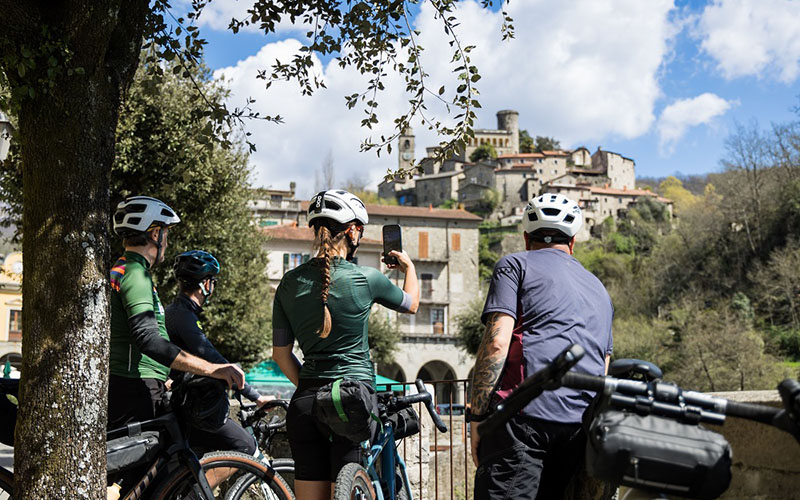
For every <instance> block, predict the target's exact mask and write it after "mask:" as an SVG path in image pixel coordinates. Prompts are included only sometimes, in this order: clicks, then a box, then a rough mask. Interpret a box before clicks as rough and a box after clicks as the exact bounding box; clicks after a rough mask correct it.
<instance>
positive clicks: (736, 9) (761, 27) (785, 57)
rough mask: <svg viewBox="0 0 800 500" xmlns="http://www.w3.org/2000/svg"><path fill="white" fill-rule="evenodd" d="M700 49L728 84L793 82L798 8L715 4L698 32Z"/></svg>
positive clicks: (781, 2) (735, 1)
mask: <svg viewBox="0 0 800 500" xmlns="http://www.w3.org/2000/svg"><path fill="white" fill-rule="evenodd" d="M697 29H698V36H699V37H700V38H701V39H702V44H701V47H702V49H703V50H704V51H705V52H706V53H707V54H709V55H710V56H711V57H712V58H714V60H715V61H716V63H717V69H718V70H719V71H720V72H722V74H723V76H724V77H725V78H727V79H733V78H737V77H742V76H756V77H758V78H764V77H769V78H775V79H777V80H779V81H781V82H784V83H792V82H794V81H795V80H796V79H797V77H798V75H800V65H799V64H798V62H799V61H800V2H797V1H794V0H714V2H713V3H712V4H711V5H709V6H707V7H706V8H705V9H704V10H703V13H702V15H701V16H700V20H699V23H698V26H697Z"/></svg>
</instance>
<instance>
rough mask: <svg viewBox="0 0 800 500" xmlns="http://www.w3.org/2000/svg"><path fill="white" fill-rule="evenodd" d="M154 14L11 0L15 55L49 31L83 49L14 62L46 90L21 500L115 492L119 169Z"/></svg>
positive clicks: (27, 194) (126, 1) (27, 226)
mask: <svg viewBox="0 0 800 500" xmlns="http://www.w3.org/2000/svg"><path fill="white" fill-rule="evenodd" d="M11 4H13V6H11ZM6 7H9V9H8V10H6ZM147 9H148V2H147V1H146V0H116V1H61V2H36V1H26V2H22V1H7V0H0V11H2V12H11V13H12V14H14V15H15V18H13V19H9V18H8V17H7V16H5V14H4V16H2V17H6V21H5V22H4V21H0V32H2V31H3V29H4V28H5V26H4V25H5V24H9V25H11V24H15V27H14V28H13V31H6V32H5V33H6V34H5V35H0V36H2V37H3V40H2V41H3V47H4V49H5V50H9V49H11V50H16V51H19V53H20V54H22V53H23V50H24V48H25V47H28V50H30V48H31V47H33V48H34V49H36V48H37V47H44V46H45V45H44V41H43V35H42V34H43V33H44V31H43V28H44V27H46V29H47V33H48V34H49V37H50V41H55V43H56V44H57V45H58V44H63V45H62V46H65V47H67V48H68V49H69V53H70V54H71V58H70V59H69V60H63V61H58V62H59V64H63V66H62V69H63V71H61V72H59V73H58V74H56V75H55V76H53V75H48V74H47V73H45V71H46V69H47V68H48V57H49V56H48V54H47V53H46V52H45V53H41V52H37V51H36V50H34V53H35V55H34V57H35V58H36V59H35V60H36V69H35V70H32V71H31V72H30V73H27V74H26V75H20V74H19V72H15V71H13V70H12V68H7V67H6V68H3V70H4V71H5V73H6V76H7V77H8V79H9V83H10V84H11V86H12V88H21V87H24V86H28V87H33V88H34V91H35V95H34V96H31V97H28V98H22V99H20V100H19V109H18V112H19V131H18V133H17V134H16V136H15V140H18V141H19V144H20V147H21V157H22V163H23V186H24V187H23V247H22V248H23V254H24V259H25V262H24V265H25V272H24V279H23V285H22V292H23V297H24V300H25V306H24V308H23V313H22V318H23V327H24V330H23V341H22V352H23V362H22V380H21V388H20V409H19V418H18V422H17V429H16V438H15V444H16V446H15V464H14V466H15V467H14V473H15V484H16V491H15V497H14V498H17V499H39V498H78V499H83V498H86V499H88V498H105V475H106V474H105V464H106V459H105V430H106V421H107V388H108V341H109V311H108V289H107V285H106V283H107V268H108V261H109V255H108V254H109V241H108V237H109V230H108V227H109V218H110V215H109V213H108V206H109V192H108V189H109V188H108V186H109V171H110V169H111V165H112V162H113V160H114V140H115V139H114V134H115V130H116V124H117V118H118V108H119V104H120V99H121V95H122V93H123V92H124V91H125V90H127V87H128V85H129V83H130V81H131V79H132V77H133V73H134V71H135V68H136V65H137V62H138V57H139V50H140V47H141V40H142V34H143V31H144V25H145V18H146V15H147ZM51 55H52V53H51ZM76 68H81V69H80V70H78V71H75V69H76ZM68 69H71V70H72V71H67V70H68ZM43 78H44V79H46V81H49V82H50V83H51V84H54V85H52V86H51V87H50V88H49V91H48V88H47V85H46V84H44V85H43V84H42V79H43Z"/></svg>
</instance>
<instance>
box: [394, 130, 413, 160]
mask: <svg viewBox="0 0 800 500" xmlns="http://www.w3.org/2000/svg"><path fill="white" fill-rule="evenodd" d="M397 140H398V147H397V166H398V167H399V168H402V169H408V168H410V167H411V163H412V162H413V161H414V131H413V130H412V129H411V127H406V128H404V129H403V133H401V134H400V136H399V137H398V138H397Z"/></svg>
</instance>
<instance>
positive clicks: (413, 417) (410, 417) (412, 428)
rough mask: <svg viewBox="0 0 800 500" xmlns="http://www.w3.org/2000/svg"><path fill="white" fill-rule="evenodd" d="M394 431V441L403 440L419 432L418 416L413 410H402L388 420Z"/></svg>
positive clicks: (409, 408)
mask: <svg viewBox="0 0 800 500" xmlns="http://www.w3.org/2000/svg"><path fill="white" fill-rule="evenodd" d="M388 420H389V422H390V423H391V424H392V429H393V430H394V438H395V439H403V438H405V437H408V436H413V435H414V434H417V433H418V432H419V416H417V412H415V411H414V408H411V407H408V408H404V409H402V410H400V411H398V412H397V413H395V414H394V415H390V416H389V418H388Z"/></svg>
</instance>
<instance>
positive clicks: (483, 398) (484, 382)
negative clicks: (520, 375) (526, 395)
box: [470, 313, 514, 466]
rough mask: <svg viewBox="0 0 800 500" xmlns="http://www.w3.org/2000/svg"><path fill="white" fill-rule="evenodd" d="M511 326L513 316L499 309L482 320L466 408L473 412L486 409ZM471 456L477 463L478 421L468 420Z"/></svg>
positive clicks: (498, 373) (506, 347) (501, 364)
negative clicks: (470, 392) (482, 324)
mask: <svg viewBox="0 0 800 500" xmlns="http://www.w3.org/2000/svg"><path fill="white" fill-rule="evenodd" d="M513 329H514V318H512V317H511V316H509V315H507V314H503V313H492V314H491V315H490V316H489V318H488V320H487V321H486V331H485V332H484V334H483V340H481V345H480V347H479V348H478V354H477V356H476V360H475V371H474V372H473V374H472V404H471V406H470V411H471V412H472V413H476V414H482V413H486V411H487V410H488V409H489V398H490V396H491V393H492V390H493V389H494V387H495V385H497V380H498V379H499V378H500V372H501V371H502V370H503V365H504V364H505V362H506V356H508V346H509V344H510V343H511V332H512V331H513ZM470 425H471V427H472V429H471V437H472V460H473V461H474V462H475V465H476V466H477V465H478V442H479V441H480V437H479V436H478V422H472V423H471V424H470Z"/></svg>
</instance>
